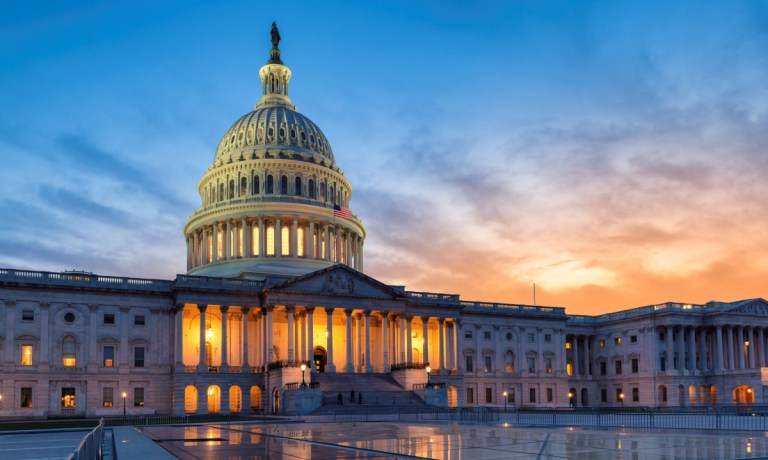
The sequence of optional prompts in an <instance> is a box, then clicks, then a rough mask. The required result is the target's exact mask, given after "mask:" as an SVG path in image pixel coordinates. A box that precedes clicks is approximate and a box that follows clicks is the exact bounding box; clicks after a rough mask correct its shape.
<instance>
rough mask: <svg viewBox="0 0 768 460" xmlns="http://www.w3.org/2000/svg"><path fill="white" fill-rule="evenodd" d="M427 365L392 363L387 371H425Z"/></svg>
mask: <svg viewBox="0 0 768 460" xmlns="http://www.w3.org/2000/svg"><path fill="white" fill-rule="evenodd" d="M427 366H429V363H419V362H408V363H393V364H392V365H391V366H390V367H389V369H390V370H391V371H404V370H406V369H426V368H427Z"/></svg>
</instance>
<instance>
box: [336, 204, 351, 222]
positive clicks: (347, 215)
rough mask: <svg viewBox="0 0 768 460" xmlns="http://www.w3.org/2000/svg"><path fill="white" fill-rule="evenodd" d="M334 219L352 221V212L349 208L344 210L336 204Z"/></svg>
mask: <svg viewBox="0 0 768 460" xmlns="http://www.w3.org/2000/svg"><path fill="white" fill-rule="evenodd" d="M333 217H339V218H342V219H349V220H352V211H350V210H349V208H342V207H341V206H339V205H338V204H334V205H333Z"/></svg>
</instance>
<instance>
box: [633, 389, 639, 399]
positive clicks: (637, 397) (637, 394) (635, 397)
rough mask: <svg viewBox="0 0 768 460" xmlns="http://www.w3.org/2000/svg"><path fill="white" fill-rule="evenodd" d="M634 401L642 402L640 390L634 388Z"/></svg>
mask: <svg viewBox="0 0 768 460" xmlns="http://www.w3.org/2000/svg"><path fill="white" fill-rule="evenodd" d="M632 401H634V402H639V401H640V388H632Z"/></svg>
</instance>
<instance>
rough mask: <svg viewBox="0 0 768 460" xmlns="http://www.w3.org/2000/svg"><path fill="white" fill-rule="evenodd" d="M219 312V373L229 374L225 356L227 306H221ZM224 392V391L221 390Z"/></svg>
mask: <svg viewBox="0 0 768 460" xmlns="http://www.w3.org/2000/svg"><path fill="white" fill-rule="evenodd" d="M220 310H221V372H229V357H228V356H227V355H228V354H229V353H228V350H227V342H228V337H227V320H228V312H229V305H222V306H221V307H220ZM222 391H224V390H222Z"/></svg>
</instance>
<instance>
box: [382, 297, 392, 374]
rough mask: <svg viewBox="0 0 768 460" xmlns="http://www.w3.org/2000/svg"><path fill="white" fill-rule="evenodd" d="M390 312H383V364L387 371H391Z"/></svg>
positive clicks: (383, 369) (383, 370)
mask: <svg viewBox="0 0 768 460" xmlns="http://www.w3.org/2000/svg"><path fill="white" fill-rule="evenodd" d="M387 326H389V312H386V311H382V312H381V365H382V366H383V368H382V372H384V373H387V372H389V371H390V367H389V335H388V334H389V331H388V330H387Z"/></svg>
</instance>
